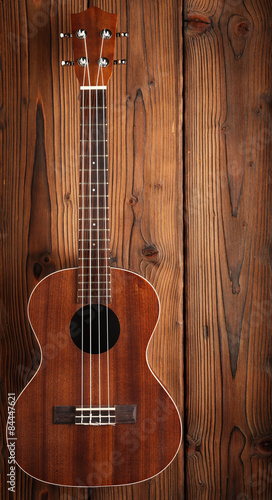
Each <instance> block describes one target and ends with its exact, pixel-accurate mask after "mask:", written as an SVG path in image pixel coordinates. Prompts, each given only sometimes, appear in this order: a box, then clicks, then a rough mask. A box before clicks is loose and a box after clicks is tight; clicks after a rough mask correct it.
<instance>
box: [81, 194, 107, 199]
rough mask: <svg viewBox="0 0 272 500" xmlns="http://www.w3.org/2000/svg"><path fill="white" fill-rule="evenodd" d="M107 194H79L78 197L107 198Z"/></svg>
mask: <svg viewBox="0 0 272 500" xmlns="http://www.w3.org/2000/svg"><path fill="white" fill-rule="evenodd" d="M108 196H109V195H108V194H100V195H99V194H80V195H79V197H80V198H108Z"/></svg>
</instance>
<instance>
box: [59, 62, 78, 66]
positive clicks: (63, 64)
mask: <svg viewBox="0 0 272 500" xmlns="http://www.w3.org/2000/svg"><path fill="white" fill-rule="evenodd" d="M74 64H75V63H74V61H61V65H62V66H74Z"/></svg>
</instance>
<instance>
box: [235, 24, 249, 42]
mask: <svg viewBox="0 0 272 500" xmlns="http://www.w3.org/2000/svg"><path fill="white" fill-rule="evenodd" d="M249 31H250V23H249V22H246V21H241V22H240V23H237V24H236V25H235V26H234V33H235V35H236V36H237V37H238V38H245V37H246V36H248V34H249Z"/></svg>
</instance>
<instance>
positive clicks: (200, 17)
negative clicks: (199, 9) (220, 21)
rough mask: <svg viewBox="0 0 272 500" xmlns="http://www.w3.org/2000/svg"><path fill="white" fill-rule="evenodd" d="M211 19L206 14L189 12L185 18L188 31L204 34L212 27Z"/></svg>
mask: <svg viewBox="0 0 272 500" xmlns="http://www.w3.org/2000/svg"><path fill="white" fill-rule="evenodd" d="M211 25H212V22H211V19H210V18H209V17H208V16H206V15H205V14H199V13H196V12H189V13H188V14H187V16H186V19H185V27H186V28H187V30H188V32H193V33H198V34H203V33H205V32H206V31H208V30H209V29H210V28H211Z"/></svg>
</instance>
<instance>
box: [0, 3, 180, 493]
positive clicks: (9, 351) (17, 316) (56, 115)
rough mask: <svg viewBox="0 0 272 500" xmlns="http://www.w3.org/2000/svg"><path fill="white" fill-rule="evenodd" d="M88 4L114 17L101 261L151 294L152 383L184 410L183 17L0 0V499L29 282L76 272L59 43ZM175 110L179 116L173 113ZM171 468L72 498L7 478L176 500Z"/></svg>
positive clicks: (74, 165) (73, 178)
mask: <svg viewBox="0 0 272 500" xmlns="http://www.w3.org/2000/svg"><path fill="white" fill-rule="evenodd" d="M90 5H96V6H98V7H100V8H102V9H105V10H108V11H109V12H114V13H117V15H118V25H117V30H118V31H126V30H127V31H129V33H130V38H129V40H128V42H126V41H124V40H117V50H116V55H117V57H118V58H126V57H128V61H129V63H128V65H127V68H123V67H118V68H115V70H114V75H113V78H112V80H111V82H110V88H109V110H110V117H109V123H110V124H111V128H110V151H109V153H110V164H109V167H110V201H111V253H112V259H113V262H114V265H118V266H119V267H124V268H127V269H132V270H134V271H137V272H139V273H141V274H142V275H143V276H145V277H147V278H148V279H149V280H150V281H151V282H152V283H153V284H154V286H155V287H156V289H157V291H158V293H159V296H160V299H161V303H162V312H161V322H160V326H159V328H158V331H157V334H156V337H154V339H153V342H152V345H151V347H150V351H149V359H150V362H151V364H152V367H153V368H154V370H155V372H156V373H157V374H158V375H159V377H160V378H161V380H162V381H163V382H164V383H165V385H166V386H167V388H168V389H169V390H170V392H171V394H172V396H173V397H174V399H175V400H176V401H177V402H178V403H181V401H182V392H181V391H182V379H181V376H180V374H181V363H180V360H181V354H182V351H181V339H182V307H181V303H182V288H181V276H182V273H181V257H180V254H179V251H180V248H182V244H181V233H180V232H179V227H180V220H179V217H180V209H179V205H178V200H179V195H180V194H181V193H182V190H181V189H180V184H179V181H180V176H181V174H180V171H179V168H178V167H179V158H180V142H179V127H180V123H181V118H180V116H181V115H180V114H179V106H181V104H180V100H179V98H180V95H181V83H180V82H181V80H180V78H179V77H180V64H181V61H180V57H179V55H180V48H179V47H180V45H179V44H180V42H181V32H180V17H179V16H180V11H181V6H180V4H179V3H178V2H176V1H175V0H162V1H159V0H156V1H154V2H149V0H144V1H143V2H141V3H139V2H136V0H132V1H129V2H126V1H125V0H97V2H92V1H90V2H87V0H84V1H83V0H71V1H66V0H62V1H61V0H60V1H58V2H57V1H56V0H52V1H49V0H47V1H46V2H41V1H40V0H23V1H21V0H20V1H19V0H15V1H14V2H12V3H11V2H9V1H7V0H3V1H2V2H1V3H0V16H1V26H2V28H3V29H1V33H2V34H3V35H2V39H1V47H2V50H1V67H0V70H1V77H2V86H1V96H0V101H1V109H0V124H1V125H0V137H1V144H2V164H3V166H4V168H3V169H1V188H2V189H1V230H2V231H1V237H2V239H1V243H2V262H1V266H2V269H1V278H2V279H1V344H0V345H1V359H2V360H3V363H2V364H1V448H2V450H3V451H2V454H1V458H0V460H1V477H2V496H3V499H4V500H6V499H7V498H8V492H7V489H6V473H7V470H8V469H7V451H6V448H5V446H3V445H4V434H5V422H6V417H7V392H13V391H14V392H16V394H18V393H19V392H20V391H21V389H22V388H23V387H24V386H25V385H26V383H27V382H28V381H29V379H30V377H31V376H32V375H33V373H34V372H35V370H36V369H37V366H38V363H39V351H38V349H37V345H36V342H35V339H34V337H33V334H32V333H31V330H30V328H29V326H28V320H27V316H26V306H27V299H28V297H29V295H30V293H31V291H32V289H33V288H34V286H35V285H36V284H37V282H38V281H39V280H41V279H42V278H43V277H44V276H46V275H47V274H49V273H51V272H53V271H54V270H58V269H63V268H68V267H74V266H75V265H76V262H77V192H78V191H77V183H78V173H77V169H78V165H79V157H78V155H79V149H78V145H79V111H78V107H79V101H78V96H79V89H78V84H77V82H76V80H75V77H74V74H73V72H72V71H71V70H70V69H68V68H65V69H63V68H61V67H60V60H61V59H73V55H72V50H71V46H70V45H69V42H68V41H67V40H65V41H61V40H59V38H58V34H59V32H60V31H70V28H71V24H70V13H71V12H80V11H82V10H84V9H86V8H87V7H89V6H90ZM180 109H182V108H180ZM182 475H183V467H182V456H181V455H180V458H179V462H178V461H177V460H175V462H173V464H172V465H171V466H170V468H168V469H167V470H166V471H165V472H164V473H163V474H161V475H159V476H158V477H157V478H156V479H153V480H151V481H148V482H146V483H143V484H141V485H135V486H131V487H126V488H106V489H100V488H98V489H95V490H87V489H86V490H85V489H83V490H77V489H72V488H57V487H55V486H50V485H46V484H43V483H42V482H39V481H34V480H33V479H32V478H30V477H29V476H27V475H25V474H23V473H21V472H20V471H19V470H18V471H17V478H16V479H17V484H16V496H15V497H16V498H18V499H20V500H24V499H26V498H33V499H42V500H45V499H50V500H51V499H53V500H55V499H64V500H68V499H69V500H71V499H80V500H82V499H84V500H85V499H88V498H92V499H105V500H106V499H109V498H111V499H113V498H116V499H117V498H118V499H124V500H132V499H133V500H135V499H139V500H140V499H143V498H145V499H152V498H157V499H166V498H169V499H170V498H171V499H172V498H182V489H183V481H182Z"/></svg>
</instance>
